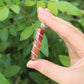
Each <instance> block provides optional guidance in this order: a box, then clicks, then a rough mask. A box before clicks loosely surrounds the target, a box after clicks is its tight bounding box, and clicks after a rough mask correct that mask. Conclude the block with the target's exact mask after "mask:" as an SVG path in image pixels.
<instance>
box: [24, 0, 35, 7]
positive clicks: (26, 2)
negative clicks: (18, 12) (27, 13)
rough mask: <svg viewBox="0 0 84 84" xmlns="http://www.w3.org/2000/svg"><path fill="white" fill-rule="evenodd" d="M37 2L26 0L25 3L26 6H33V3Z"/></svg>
mask: <svg viewBox="0 0 84 84" xmlns="http://www.w3.org/2000/svg"><path fill="white" fill-rule="evenodd" d="M35 4H36V2H34V1H30V0H26V1H25V5H26V6H33V5H35Z"/></svg>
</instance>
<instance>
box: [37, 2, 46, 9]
mask: <svg viewBox="0 0 84 84" xmlns="http://www.w3.org/2000/svg"><path fill="white" fill-rule="evenodd" d="M45 5H46V4H45V3H44V2H37V8H39V7H42V8H45Z"/></svg>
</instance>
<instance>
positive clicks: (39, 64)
mask: <svg viewBox="0 0 84 84" xmlns="http://www.w3.org/2000/svg"><path fill="white" fill-rule="evenodd" d="M27 67H29V68H32V69H36V70H37V71H39V72H41V73H42V74H44V75H45V76H47V77H49V78H51V79H52V80H54V81H56V82H58V83H62V84H63V83H64V81H66V80H68V79H67V78H68V75H69V72H68V70H67V69H68V68H65V67H62V66H59V65H56V64H54V63H52V62H49V61H47V60H43V59H38V60H36V61H31V60H30V61H29V62H28V63H27ZM64 84H65V83H64Z"/></svg>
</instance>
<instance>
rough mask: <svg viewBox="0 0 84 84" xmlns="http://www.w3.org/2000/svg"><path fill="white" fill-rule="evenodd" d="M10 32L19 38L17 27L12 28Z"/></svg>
mask: <svg viewBox="0 0 84 84" xmlns="http://www.w3.org/2000/svg"><path fill="white" fill-rule="evenodd" d="M9 32H10V34H11V35H13V36H17V28H16V26H12V27H11V28H10V29H9Z"/></svg>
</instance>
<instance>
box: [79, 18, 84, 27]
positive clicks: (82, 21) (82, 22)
mask: <svg viewBox="0 0 84 84" xmlns="http://www.w3.org/2000/svg"><path fill="white" fill-rule="evenodd" d="M80 24H81V25H82V27H83V28H84V18H82V19H81V20H80Z"/></svg>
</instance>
